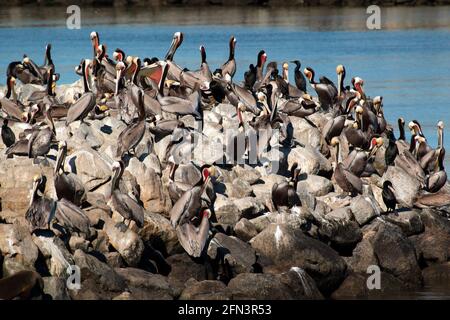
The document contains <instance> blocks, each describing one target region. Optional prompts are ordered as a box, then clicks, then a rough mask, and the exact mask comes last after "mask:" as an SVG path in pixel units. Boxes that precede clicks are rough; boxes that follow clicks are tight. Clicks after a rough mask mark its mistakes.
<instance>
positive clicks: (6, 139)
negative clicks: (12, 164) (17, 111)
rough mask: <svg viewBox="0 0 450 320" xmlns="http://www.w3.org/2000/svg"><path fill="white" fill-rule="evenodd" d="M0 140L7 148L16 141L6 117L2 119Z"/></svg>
mask: <svg viewBox="0 0 450 320" xmlns="http://www.w3.org/2000/svg"><path fill="white" fill-rule="evenodd" d="M2 141H3V144H4V145H5V146H6V147H8V148H9V147H11V146H12V145H13V144H14V143H15V142H16V135H15V134H14V132H13V131H12V130H11V128H10V127H8V119H3V124H2Z"/></svg>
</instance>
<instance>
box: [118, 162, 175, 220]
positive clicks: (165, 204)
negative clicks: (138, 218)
mask: <svg viewBox="0 0 450 320" xmlns="http://www.w3.org/2000/svg"><path fill="white" fill-rule="evenodd" d="M126 170H128V171H129V172H130V173H131V174H133V176H135V177H136V180H137V182H138V184H139V186H140V188H141V194H140V199H141V201H142V203H143V204H144V208H145V209H146V210H149V211H151V212H153V213H167V212H169V211H170V208H171V201H170V197H169V192H168V190H167V187H165V186H163V185H162V183H161V178H160V176H159V175H158V174H157V172H156V171H155V170H154V169H153V168H147V167H146V166H145V165H144V164H143V163H142V162H139V160H138V159H136V158H131V159H130V163H129V165H128V167H127V169H126Z"/></svg>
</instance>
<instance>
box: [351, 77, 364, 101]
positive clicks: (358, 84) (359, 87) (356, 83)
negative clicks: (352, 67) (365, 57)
mask: <svg viewBox="0 0 450 320" xmlns="http://www.w3.org/2000/svg"><path fill="white" fill-rule="evenodd" d="M352 85H353V87H354V88H355V90H356V91H357V92H359V94H360V95H361V99H363V100H367V97H366V94H365V93H364V89H363V85H364V80H363V79H361V78H360V77H355V78H353V79H352Z"/></svg>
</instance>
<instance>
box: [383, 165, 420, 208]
mask: <svg viewBox="0 0 450 320" xmlns="http://www.w3.org/2000/svg"><path fill="white" fill-rule="evenodd" d="M386 180H389V181H391V182H392V186H393V187H394V190H395V192H394V193H395V198H396V199H397V202H398V203H399V204H400V205H401V206H404V207H408V208H411V207H412V206H413V204H414V201H415V199H416V196H417V193H418V192H419V190H420V183H419V182H418V181H417V179H415V178H414V177H412V176H411V175H410V174H409V173H408V172H406V171H405V170H403V169H402V168H401V167H398V166H389V167H388V169H387V171H386V172H385V173H384V175H383V179H382V181H381V184H383V182H384V181H386Z"/></svg>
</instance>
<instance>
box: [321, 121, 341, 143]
mask: <svg viewBox="0 0 450 320" xmlns="http://www.w3.org/2000/svg"><path fill="white" fill-rule="evenodd" d="M346 119H347V116H346V115H342V116H337V117H334V118H331V119H330V120H328V122H327V123H326V124H325V126H324V127H323V130H322V132H323V133H322V134H323V137H324V138H325V141H326V142H327V143H330V141H331V139H332V138H334V137H338V136H340V135H341V132H342V130H343V129H344V125H345V120H346Z"/></svg>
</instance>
